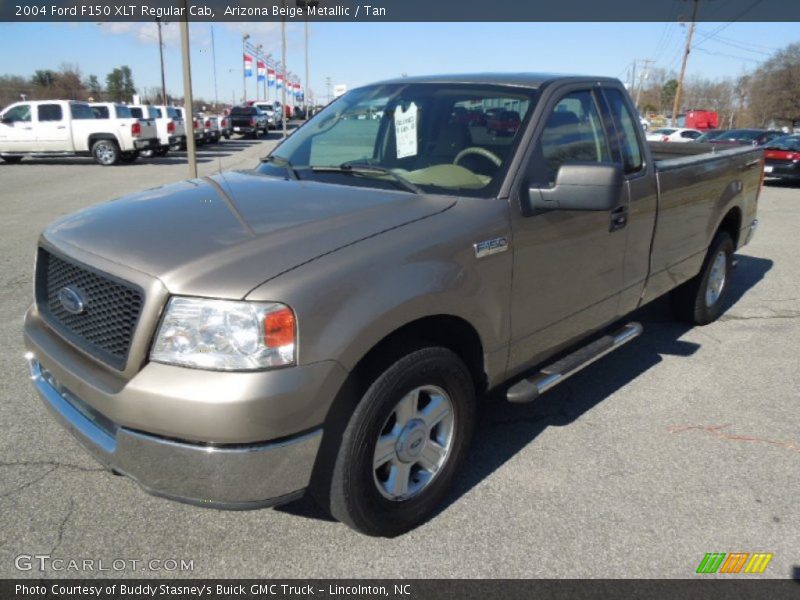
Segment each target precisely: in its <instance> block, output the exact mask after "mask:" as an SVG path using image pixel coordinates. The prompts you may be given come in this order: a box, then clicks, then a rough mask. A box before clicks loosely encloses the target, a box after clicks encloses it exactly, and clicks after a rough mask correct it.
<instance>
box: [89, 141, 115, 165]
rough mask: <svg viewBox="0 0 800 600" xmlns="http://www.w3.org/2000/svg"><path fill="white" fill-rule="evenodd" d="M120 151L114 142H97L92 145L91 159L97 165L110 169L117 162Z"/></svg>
mask: <svg viewBox="0 0 800 600" xmlns="http://www.w3.org/2000/svg"><path fill="white" fill-rule="evenodd" d="M120 154H121V153H120V151H119V146H118V145H117V142H115V141H114V140H97V141H96V142H95V143H94V144H92V157H93V158H94V161H95V162H96V163H97V164H98V165H102V166H104V167H110V166H111V165H115V164H117V163H118V162H119V159H120Z"/></svg>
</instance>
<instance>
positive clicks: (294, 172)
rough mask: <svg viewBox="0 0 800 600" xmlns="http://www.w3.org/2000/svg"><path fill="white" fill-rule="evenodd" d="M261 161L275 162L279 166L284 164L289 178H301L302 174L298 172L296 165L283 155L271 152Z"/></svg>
mask: <svg viewBox="0 0 800 600" xmlns="http://www.w3.org/2000/svg"><path fill="white" fill-rule="evenodd" d="M261 162H268V163H275V164H276V165H278V166H282V167H284V168H285V169H286V173H287V174H288V175H289V179H294V180H295V181H296V180H298V179H300V175H299V174H298V173H297V169H295V168H294V165H293V164H292V163H291V162H289V161H288V160H287V159H285V158H283V157H282V156H276V155H274V154H270V155H269V156H265V157H264V158H262V159H261Z"/></svg>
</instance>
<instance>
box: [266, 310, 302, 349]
mask: <svg viewBox="0 0 800 600" xmlns="http://www.w3.org/2000/svg"><path fill="white" fill-rule="evenodd" d="M294 330H295V322H294V313H293V312H292V309H291V308H288V307H287V308H281V309H279V310H276V311H274V312H270V313H267V314H266V315H265V317H264V345H265V346H266V347H267V348H280V347H281V346H288V345H290V344H294Z"/></svg>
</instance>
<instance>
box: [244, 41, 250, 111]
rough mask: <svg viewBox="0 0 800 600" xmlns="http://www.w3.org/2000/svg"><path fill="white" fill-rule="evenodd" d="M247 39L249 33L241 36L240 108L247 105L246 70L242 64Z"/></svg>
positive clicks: (245, 52)
mask: <svg viewBox="0 0 800 600" xmlns="http://www.w3.org/2000/svg"><path fill="white" fill-rule="evenodd" d="M249 39H250V34H249V33H245V34H244V35H243V36H242V90H243V91H242V106H245V105H246V104H247V70H246V65H245V62H244V55H245V54H247V40H249ZM251 64H252V63H251Z"/></svg>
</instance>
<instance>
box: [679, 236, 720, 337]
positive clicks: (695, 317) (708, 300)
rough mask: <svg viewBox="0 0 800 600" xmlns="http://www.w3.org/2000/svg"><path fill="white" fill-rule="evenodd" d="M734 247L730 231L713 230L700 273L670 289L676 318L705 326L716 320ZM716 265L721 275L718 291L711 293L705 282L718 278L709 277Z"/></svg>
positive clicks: (714, 270) (707, 283) (717, 279)
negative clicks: (712, 236) (715, 231)
mask: <svg viewBox="0 0 800 600" xmlns="http://www.w3.org/2000/svg"><path fill="white" fill-rule="evenodd" d="M734 249H735V248H734V245H733V239H732V238H731V236H730V234H729V233H728V232H727V231H720V232H717V235H716V236H714V239H713V240H712V242H711V246H709V248H708V253H707V254H706V257H705V259H704V260H703V266H702V268H701V269H700V273H698V274H697V275H696V276H695V277H693V278H692V279H690V280H689V281H687V282H686V283H684V284H683V285H681V286H680V287H678V288H676V289H675V290H673V291H672V295H671V297H670V302H671V304H672V310H673V312H674V313H675V316H676V317H677V318H678V319H680V320H681V321H686V322H687V323H691V324H693V325H707V324H708V323H711V322H712V321H716V320H717V318H718V317H719V316H720V315H721V314H722V311H723V309H724V307H725V298H726V297H727V291H728V288H729V287H730V280H731V270H732V268H733V252H734ZM720 256H722V257H724V268H723V267H722V260H723V259H722V258H719V257H720ZM715 263H716V266H717V268H716V269H715ZM720 268H723V270H724V278H723V279H722V282H721V284H720V285H719V289H718V292H717V293H714V290H712V289H711V288H710V287H709V282H710V281H712V282H713V281H716V282H719V278H718V277H712V273H714V274H718V273H719V271H720ZM712 287H716V286H712ZM707 292H708V294H707Z"/></svg>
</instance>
